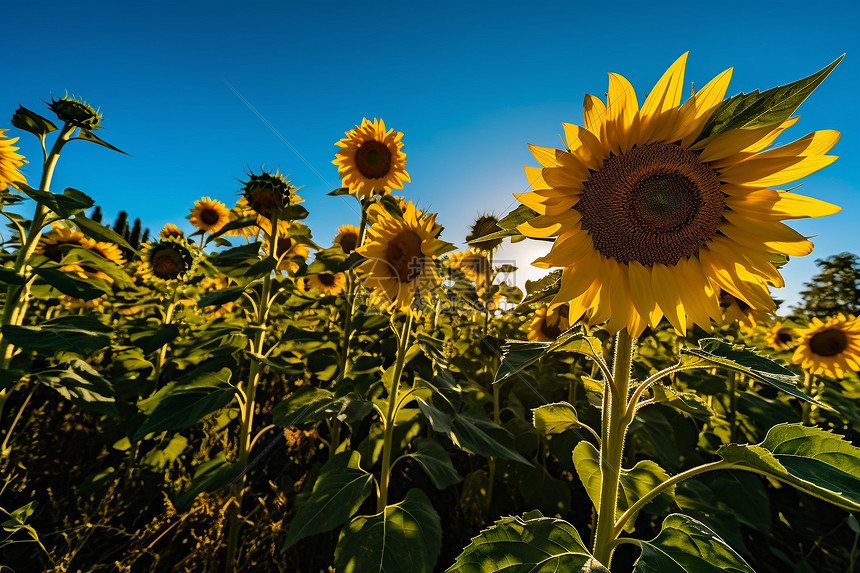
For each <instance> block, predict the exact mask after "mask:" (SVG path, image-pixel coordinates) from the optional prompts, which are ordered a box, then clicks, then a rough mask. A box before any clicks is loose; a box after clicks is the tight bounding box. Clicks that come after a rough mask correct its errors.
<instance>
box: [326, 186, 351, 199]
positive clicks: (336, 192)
mask: <svg viewBox="0 0 860 573" xmlns="http://www.w3.org/2000/svg"><path fill="white" fill-rule="evenodd" d="M326 195H329V196H330V197H339V196H340V195H349V187H338V188H337V189H332V190H331V191H329V192H328V193H326Z"/></svg>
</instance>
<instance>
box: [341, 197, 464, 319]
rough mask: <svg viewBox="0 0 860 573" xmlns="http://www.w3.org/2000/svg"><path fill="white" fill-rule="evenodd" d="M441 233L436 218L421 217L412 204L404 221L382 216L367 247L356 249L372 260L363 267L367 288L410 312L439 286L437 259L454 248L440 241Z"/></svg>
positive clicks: (371, 233) (433, 216)
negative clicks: (417, 301) (423, 297)
mask: <svg viewBox="0 0 860 573" xmlns="http://www.w3.org/2000/svg"><path fill="white" fill-rule="evenodd" d="M441 232H442V226H441V225H438V224H437V223H436V215H435V214H433V215H428V216H425V217H423V218H419V217H418V213H417V212H416V209H415V205H413V204H412V203H409V204H408V205H407V208H406V212H405V213H404V214H403V218H402V219H399V218H397V217H395V216H394V215H391V214H388V213H384V214H382V215H381V216H380V217H379V219H378V220H377V221H376V223H374V224H373V225H371V226H370V229H368V232H367V240H366V241H365V243H364V245H362V246H361V247H359V248H358V249H356V252H357V253H358V254H360V255H362V256H363V257H367V258H368V259H369V260H368V261H366V262H365V263H363V264H362V265H361V266H360V267H359V271H360V272H362V273H363V274H364V275H365V278H364V286H365V287H367V288H368V289H371V290H373V291H375V292H376V293H378V294H379V295H380V296H382V297H383V298H384V300H386V301H388V302H391V303H394V307H396V308H399V309H400V310H408V309H410V308H411V307H412V304H413V301H414V300H415V298H416V295H417V296H419V297H420V296H425V295H427V294H429V292H430V290H431V289H433V288H434V287H435V286H436V285H438V284H439V275H438V274H437V272H436V264H435V262H434V261H433V257H434V256H438V255H440V254H442V253H443V252H445V251H447V250H449V248H450V245H449V243H446V242H445V241H442V240H439V239H437V237H438V236H439V233H441Z"/></svg>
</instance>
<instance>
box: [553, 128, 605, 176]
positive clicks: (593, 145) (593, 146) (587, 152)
mask: <svg viewBox="0 0 860 573" xmlns="http://www.w3.org/2000/svg"><path fill="white" fill-rule="evenodd" d="M561 126H562V128H564V138H565V140H566V141H567V146H568V147H569V148H570V152H571V153H573V154H574V155H576V156H577V157H578V158H579V159H580V161H582V162H583V164H584V165H585V166H586V167H588V169H593V170H595V171H596V170H597V169H599V168H600V166H601V165H602V163H603V145H602V144H601V143H600V140H599V139H597V137H596V136H595V135H594V134H593V133H591V132H590V131H589V130H587V129H585V128H584V127H580V126H578V125H574V124H572V123H562V124H561Z"/></svg>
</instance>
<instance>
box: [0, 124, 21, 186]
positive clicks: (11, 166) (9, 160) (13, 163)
mask: <svg viewBox="0 0 860 573" xmlns="http://www.w3.org/2000/svg"><path fill="white" fill-rule="evenodd" d="M7 131H9V130H8V129H0V191H3V190H5V189H8V188H9V184H10V183H11V184H12V185H14V184H15V183H16V182H20V183H26V182H27V178H26V177H24V176H23V175H22V174H21V172H20V171H18V168H19V167H21V166H22V165H24V164H25V163H27V160H26V159H24V156H23V155H21V154H20V153H15V152H16V151H18V149H19V148H18V147H15V146H14V145H13V143H15V142H17V141H18V140H19V139H20V138H19V137H12V138H7V137H5V136H4V134H5V133H6V132H7Z"/></svg>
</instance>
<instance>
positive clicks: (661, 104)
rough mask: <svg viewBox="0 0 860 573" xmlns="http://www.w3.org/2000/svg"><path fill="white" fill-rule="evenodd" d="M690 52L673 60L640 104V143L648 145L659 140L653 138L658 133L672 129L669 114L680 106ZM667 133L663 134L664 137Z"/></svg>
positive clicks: (672, 122) (671, 118)
mask: <svg viewBox="0 0 860 573" xmlns="http://www.w3.org/2000/svg"><path fill="white" fill-rule="evenodd" d="M689 53H690V52H685V53H684V54H683V55H682V56H681V57H680V58H678V59H677V60H675V63H673V64H672V65H671V66H669V69H668V70H666V72H665V73H664V74H663V77H661V78H660V80H659V81H658V82H657V84H656V85H655V86H654V89H653V90H651V93H649V94H648V97H646V98H645V103H643V104H642V109H641V110H640V111H639V118H640V122H641V123H640V129H641V134H640V136H639V140H640V141H641V142H642V143H650V142H652V141H657V140H659V139H660V138H659V136H655V135H656V132H657V131H658V127H659V128H661V129H660V131H663V130H666V131H671V130H672V129H673V128H674V121H672V120H674V119H675V118H674V117H671V115H672V114H670V113H669V112H675V111H676V110H677V108H678V106H679V105H681V92H682V91H683V85H684V67H685V66H686V64H687V55H688V54H689ZM666 135H668V133H666V134H664V137H665V136H666Z"/></svg>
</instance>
